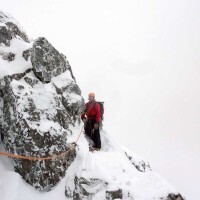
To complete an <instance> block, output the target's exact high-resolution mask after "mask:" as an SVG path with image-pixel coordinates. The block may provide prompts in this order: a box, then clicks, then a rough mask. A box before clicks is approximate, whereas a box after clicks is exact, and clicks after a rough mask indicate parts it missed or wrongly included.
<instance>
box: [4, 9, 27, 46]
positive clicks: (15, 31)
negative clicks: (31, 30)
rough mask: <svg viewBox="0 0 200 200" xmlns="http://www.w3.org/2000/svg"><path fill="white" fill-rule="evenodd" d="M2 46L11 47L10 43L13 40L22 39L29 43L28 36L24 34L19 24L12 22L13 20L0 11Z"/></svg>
mask: <svg viewBox="0 0 200 200" xmlns="http://www.w3.org/2000/svg"><path fill="white" fill-rule="evenodd" d="M0 22H1V23H4V25H3V26H1V25H0V45H1V44H4V45H5V46H10V41H11V40H12V39H13V38H21V39H22V40H23V41H25V42H29V39H28V36H27V35H26V33H24V32H23V31H22V30H21V29H20V28H19V27H18V25H17V24H14V23H13V22H12V19H11V18H10V17H9V16H7V15H6V14H4V13H2V12H1V11H0Z"/></svg>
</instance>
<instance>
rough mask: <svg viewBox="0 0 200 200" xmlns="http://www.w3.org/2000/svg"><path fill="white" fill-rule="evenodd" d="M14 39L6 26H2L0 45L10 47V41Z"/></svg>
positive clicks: (0, 27)
mask: <svg viewBox="0 0 200 200" xmlns="http://www.w3.org/2000/svg"><path fill="white" fill-rule="evenodd" d="M11 39H12V35H11V33H10V32H9V31H8V29H7V27H6V26H0V44H4V45H5V46H10V40H11Z"/></svg>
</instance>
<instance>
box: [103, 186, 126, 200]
mask: <svg viewBox="0 0 200 200" xmlns="http://www.w3.org/2000/svg"><path fill="white" fill-rule="evenodd" d="M122 197H123V193H122V189H118V190H115V191H106V200H114V199H122Z"/></svg>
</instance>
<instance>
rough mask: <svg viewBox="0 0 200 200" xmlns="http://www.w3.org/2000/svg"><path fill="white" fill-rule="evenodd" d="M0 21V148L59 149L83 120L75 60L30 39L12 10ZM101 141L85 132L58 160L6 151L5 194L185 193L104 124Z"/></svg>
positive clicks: (2, 199) (23, 198) (147, 198)
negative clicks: (96, 145) (96, 146)
mask: <svg viewBox="0 0 200 200" xmlns="http://www.w3.org/2000/svg"><path fill="white" fill-rule="evenodd" d="M0 22H1V23H0V72H1V73H0V131H1V132H2V133H3V134H4V140H3V141H2V142H1V143H0V151H8V152H9V153H13V154H19V155H29V156H33V157H45V156H52V155H54V154H57V155H58V154H60V153H62V152H64V151H66V150H68V149H69V146H70V144H71V143H73V142H74V141H75V140H76V138H77V137H78V135H79V133H80V131H81V129H82V126H83V124H82V122H81V119H80V115H81V113H82V112H83V110H84V100H83V97H82V96H81V90H80V88H79V86H78V85H77V84H76V82H75V77H73V73H72V69H71V66H70V65H69V62H68V61H67V60H66V57H65V56H64V55H62V54H60V53H59V52H58V51H57V50H56V49H55V48H54V47H53V46H52V45H51V44H50V43H49V42H48V41H47V40H46V39H45V38H38V39H37V40H35V41H32V42H30V41H29V39H28V37H27V36H26V34H25V32H24V31H23V30H22V29H21V27H20V25H19V24H18V23H17V22H16V21H15V20H14V19H13V18H12V17H10V16H9V15H6V14H4V13H2V12H0ZM8 22H9V23H8ZM36 47H37V48H36ZM33 55H34V56H33ZM101 140H102V148H101V150H100V151H95V152H90V151H89V146H90V145H91V144H92V142H91V141H90V139H89V138H87V137H86V136H85V135H84V133H83V134H82V135H81V137H80V139H79V140H78V143H77V146H76V148H75V149H72V150H71V151H69V154H68V155H67V156H65V157H62V158H59V159H57V160H55V161H54V160H50V161H34V162H30V161H28V160H20V159H11V158H7V157H2V156H0V200H27V199H28V200H57V199H59V200H113V199H124V200H183V198H182V197H181V195H180V194H179V193H178V191H177V190H176V189H175V188H174V187H173V186H171V185H170V184H169V183H168V182H167V181H165V180H164V179H163V178H162V177H160V176H159V175H158V174H156V173H155V172H152V170H151V168H150V165H149V163H148V162H147V161H145V160H144V159H143V158H141V157H139V156H138V155H136V154H134V153H132V152H131V151H129V150H128V149H126V148H124V147H122V146H121V145H120V144H118V143H117V142H115V141H114V139H113V138H112V137H111V136H110V135H109V134H108V133H106V132H105V131H104V130H101ZM34 187H35V188H34ZM47 191H48V192H47ZM170 195H171V196H170Z"/></svg>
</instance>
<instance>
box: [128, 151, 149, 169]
mask: <svg viewBox="0 0 200 200" xmlns="http://www.w3.org/2000/svg"><path fill="white" fill-rule="evenodd" d="M125 155H126V156H127V158H128V159H129V160H130V162H131V163H132V164H133V165H134V166H135V168H136V169H137V170H138V171H140V172H146V171H149V170H150V171H151V167H150V165H149V163H147V162H145V161H144V160H136V159H133V157H132V156H130V155H128V153H127V152H125Z"/></svg>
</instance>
